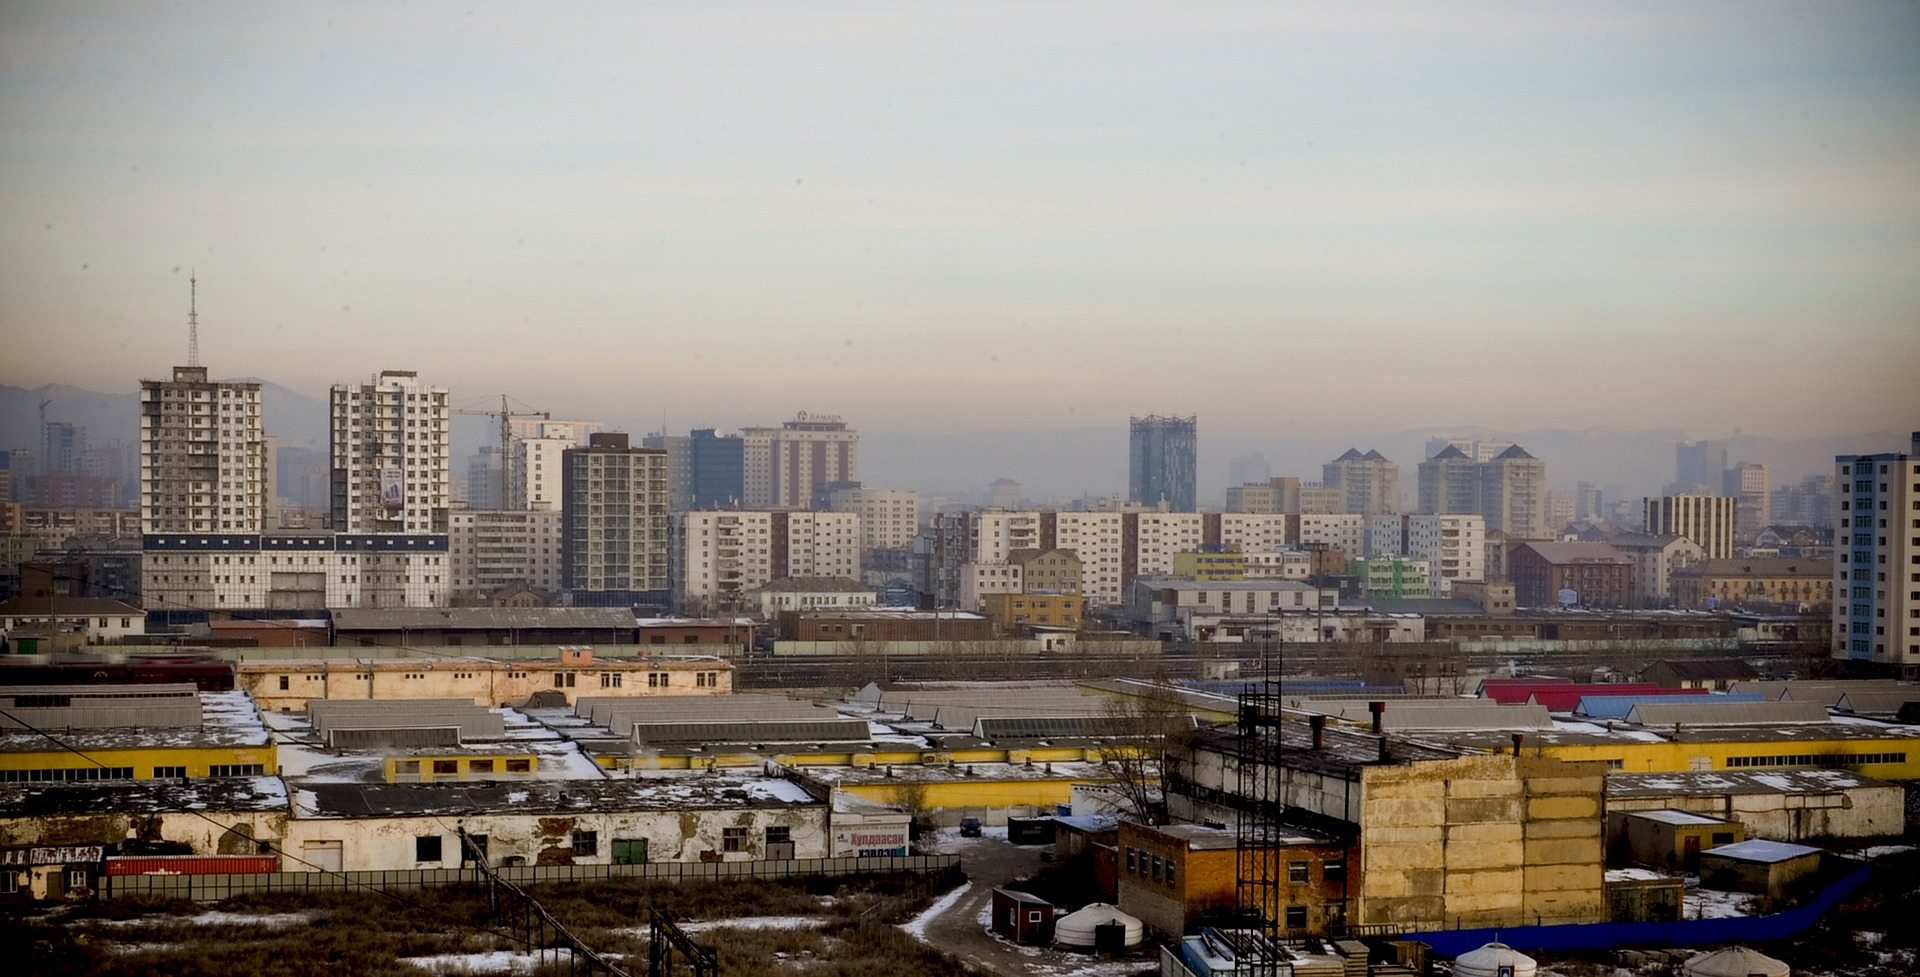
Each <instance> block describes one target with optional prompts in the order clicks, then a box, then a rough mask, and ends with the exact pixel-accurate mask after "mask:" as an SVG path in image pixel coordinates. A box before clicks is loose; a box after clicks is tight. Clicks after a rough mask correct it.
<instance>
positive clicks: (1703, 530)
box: [1646, 495, 1734, 560]
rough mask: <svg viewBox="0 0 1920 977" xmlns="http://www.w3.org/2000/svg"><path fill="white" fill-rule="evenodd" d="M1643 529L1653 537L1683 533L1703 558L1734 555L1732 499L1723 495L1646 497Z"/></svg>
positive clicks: (1710, 558) (1681, 534) (1723, 557)
mask: <svg viewBox="0 0 1920 977" xmlns="http://www.w3.org/2000/svg"><path fill="white" fill-rule="evenodd" d="M1646 508H1647V518H1646V531H1647V533H1648V534H1649V535H1654V536H1685V537H1686V538H1688V539H1690V540H1693V541H1694V542H1695V543H1697V544H1699V546H1700V549H1701V551H1702V552H1703V554H1704V556H1705V558H1706V559H1709V560H1725V559H1728V558H1730V557H1732V556H1733V511H1734V500H1733V499H1732V498H1730V497H1728V496H1724V495H1664V496H1656V497H1653V498H1649V499H1647V507H1646Z"/></svg>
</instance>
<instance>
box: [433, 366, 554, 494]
mask: <svg viewBox="0 0 1920 977" xmlns="http://www.w3.org/2000/svg"><path fill="white" fill-rule="evenodd" d="M453 413H455V414H473V415H477V416H480V417H497V418H499V419H500V508H502V509H506V508H511V507H510V506H508V505H507V496H508V494H509V493H510V492H511V490H512V488H513V485H512V482H511V481H510V479H511V478H512V474H511V473H512V471H513V454H512V448H513V419H514V418H516V417H538V418H540V419H541V420H545V421H551V420H553V414H552V413H551V412H549V411H544V410H518V411H517V410H514V409H513V408H511V407H509V406H507V395H506V394H501V395H500V409H499V410H497V411H495V410H455V411H453Z"/></svg>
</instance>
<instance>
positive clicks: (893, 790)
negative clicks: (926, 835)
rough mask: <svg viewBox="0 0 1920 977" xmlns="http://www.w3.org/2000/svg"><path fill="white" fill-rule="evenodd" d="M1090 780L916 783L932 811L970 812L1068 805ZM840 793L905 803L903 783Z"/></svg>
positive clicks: (846, 787) (859, 786) (859, 785)
mask: <svg viewBox="0 0 1920 977" xmlns="http://www.w3.org/2000/svg"><path fill="white" fill-rule="evenodd" d="M1087 782H1088V778H1086V777H1074V778H1066V777H1063V778H1060V779H1058V780H988V779H984V778H982V779H980V780H977V781H965V782H960V781H942V782H934V783H929V782H927V781H913V782H912V783H917V784H925V785H926V799H925V803H926V805H927V806H928V807H947V808H967V807H1020V806H1039V807H1050V806H1052V805H1055V804H1067V803H1070V802H1072V800H1073V785H1074V784H1076V783H1087ZM839 787H840V789H841V790H843V791H845V792H847V793H849V794H856V795H858V796H860V797H864V798H866V799H868V800H870V801H876V802H878V803H881V804H895V803H899V802H900V801H901V800H902V796H901V788H902V784H900V783H891V782H883V783H853V784H849V783H842V784H840V785H839Z"/></svg>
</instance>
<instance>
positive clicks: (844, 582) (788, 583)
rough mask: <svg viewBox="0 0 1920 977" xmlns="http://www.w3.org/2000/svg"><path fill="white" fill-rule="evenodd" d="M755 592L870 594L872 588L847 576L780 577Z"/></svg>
mask: <svg viewBox="0 0 1920 977" xmlns="http://www.w3.org/2000/svg"><path fill="white" fill-rule="evenodd" d="M754 593H756V594H871V593H873V588H872V587H869V586H867V585H865V584H863V583H861V582H860V581H858V580H853V579H849V578H847V577H781V578H780V579H778V580H771V581H768V582H767V583H765V584H763V585H761V586H760V587H759V588H757V589H755V590H754Z"/></svg>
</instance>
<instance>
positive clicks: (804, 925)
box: [680, 916, 827, 933]
mask: <svg viewBox="0 0 1920 977" xmlns="http://www.w3.org/2000/svg"><path fill="white" fill-rule="evenodd" d="M825 925H827V921H826V920H825V919H823V918H821V917H819V916H742V917H740V918H738V919H701V920H695V921H693V922H690V923H681V924H680V930H681V932H684V933H704V932H706V931H707V930H712V929H743V930H812V929H819V928H820V927H822V926H825Z"/></svg>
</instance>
